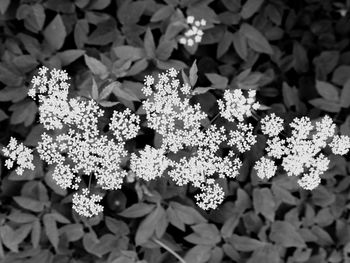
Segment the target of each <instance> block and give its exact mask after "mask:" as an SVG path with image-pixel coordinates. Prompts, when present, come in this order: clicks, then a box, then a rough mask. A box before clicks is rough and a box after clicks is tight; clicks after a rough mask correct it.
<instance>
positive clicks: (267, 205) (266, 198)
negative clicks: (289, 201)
mask: <svg viewBox="0 0 350 263" xmlns="http://www.w3.org/2000/svg"><path fill="white" fill-rule="evenodd" d="M253 205H254V209H255V211H256V213H261V214H262V215H263V216H265V217H266V218H267V219H269V220H270V221H274V219H275V206H276V204H275V200H274V199H273V196H272V193H271V191H270V189H268V188H262V189H254V190H253Z"/></svg>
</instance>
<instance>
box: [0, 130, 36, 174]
mask: <svg viewBox="0 0 350 263" xmlns="http://www.w3.org/2000/svg"><path fill="white" fill-rule="evenodd" d="M2 151H3V153H4V155H5V157H8V158H9V159H7V160H6V161H5V166H6V168H7V169H11V168H12V167H13V164H14V162H16V163H17V165H18V167H17V168H16V173H17V174H18V175H22V174H23V172H24V169H30V170H34V168H35V167H34V165H33V154H32V150H31V149H29V148H28V147H26V146H24V145H23V143H18V142H17V140H16V139H15V138H13V137H11V138H10V142H9V144H8V145H7V147H4V148H3V149H2Z"/></svg>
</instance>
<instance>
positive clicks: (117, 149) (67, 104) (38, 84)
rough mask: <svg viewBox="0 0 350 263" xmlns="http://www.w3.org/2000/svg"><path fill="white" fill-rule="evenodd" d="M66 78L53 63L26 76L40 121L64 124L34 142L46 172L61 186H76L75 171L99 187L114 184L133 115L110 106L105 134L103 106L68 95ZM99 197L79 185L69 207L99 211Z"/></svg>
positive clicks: (133, 130) (134, 125)
mask: <svg viewBox="0 0 350 263" xmlns="http://www.w3.org/2000/svg"><path fill="white" fill-rule="evenodd" d="M68 79H69V78H68V76H67V74H66V73H65V72H64V71H62V70H56V69H53V70H51V71H50V72H49V74H48V69H47V68H45V67H42V68H41V69H40V70H39V74H38V76H35V77H34V78H33V80H32V84H33V88H31V89H30V91H29V95H30V96H31V97H32V98H34V99H35V98H36V95H38V98H39V103H40V107H39V113H40V122H41V123H42V124H43V125H44V127H45V128H46V129H47V130H55V129H65V130H62V132H59V133H58V135H55V136H53V135H49V134H47V133H43V134H42V140H41V142H39V144H38V147H37V150H38V153H39V155H40V158H41V159H42V160H44V161H46V162H47V163H48V164H54V165H55V169H54V172H53V175H52V177H53V179H54V180H55V181H56V182H57V184H58V185H59V186H61V187H62V188H64V189H66V188H72V189H75V190H78V189H79V185H80V183H81V181H82V179H81V175H83V176H89V177H91V176H94V177H95V179H96V182H97V185H98V186H99V187H101V188H102V189H107V190H116V189H119V188H121V184H122V183H123V179H124V177H125V176H126V175H127V172H126V171H125V170H123V169H122V168H121V163H122V162H123V161H124V159H125V158H126V156H127V152H126V150H125V149H124V144H125V140H128V139H131V138H133V137H135V136H136V135H137V133H138V129H139V128H138V125H139V121H140V120H139V117H138V116H136V115H135V114H132V113H131V111H130V110H125V111H124V112H117V111H115V112H114V113H113V117H112V118H111V123H110V124H109V127H110V130H111V131H112V132H113V134H114V136H115V139H114V140H113V139H110V138H108V137H107V136H106V135H104V134H101V133H100V131H99V129H98V121H99V118H100V117H102V116H103V115H104V111H103V110H102V109H100V108H99V106H98V105H97V103H96V102H95V101H94V100H84V99H82V98H71V99H69V98H68V88H69V84H68V83H67V82H66V81H67V80H68ZM101 199H102V197H101V196H98V195H94V194H90V191H89V190H84V191H83V194H82V195H81V194H75V195H74V198H73V209H75V210H76V211H77V212H78V213H79V214H81V215H85V216H91V215H94V214H96V213H98V211H102V207H101V206H99V205H97V202H99V201H100V200H101Z"/></svg>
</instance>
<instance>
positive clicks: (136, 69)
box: [126, 58, 148, 97]
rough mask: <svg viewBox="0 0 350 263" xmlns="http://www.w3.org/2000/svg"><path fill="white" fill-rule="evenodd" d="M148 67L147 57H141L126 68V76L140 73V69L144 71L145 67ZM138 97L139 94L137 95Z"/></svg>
mask: <svg viewBox="0 0 350 263" xmlns="http://www.w3.org/2000/svg"><path fill="white" fill-rule="evenodd" d="M147 67H148V61H147V59H145V58H143V59H140V60H138V61H136V62H135V63H134V64H133V65H132V66H131V67H130V69H129V70H128V72H127V73H126V76H134V75H137V74H139V73H141V72H142V71H144V70H145V69H147ZM138 97H139V96H138Z"/></svg>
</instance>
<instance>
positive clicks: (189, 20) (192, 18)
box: [186, 16, 194, 24]
mask: <svg viewBox="0 0 350 263" xmlns="http://www.w3.org/2000/svg"><path fill="white" fill-rule="evenodd" d="M186 22H187V24H192V23H193V22H194V16H188V17H187V19H186Z"/></svg>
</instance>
